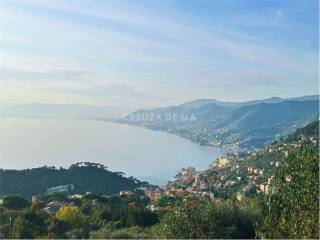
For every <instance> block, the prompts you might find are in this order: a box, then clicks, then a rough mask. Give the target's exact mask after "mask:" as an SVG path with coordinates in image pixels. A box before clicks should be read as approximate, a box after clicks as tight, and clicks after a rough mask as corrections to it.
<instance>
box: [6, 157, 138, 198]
mask: <svg viewBox="0 0 320 240" xmlns="http://www.w3.org/2000/svg"><path fill="white" fill-rule="evenodd" d="M122 174H123V173H117V172H111V171H108V170H107V169H106V168H105V167H103V165H100V164H91V163H87V164H86V165H77V164H74V165H72V166H70V167H69V168H68V169H64V168H60V169H55V168H53V167H41V168H33V169H25V170H4V169H1V170H0V180H1V181H0V182H1V185H0V195H4V194H14V193H19V194H21V195H22V196H24V197H26V198H30V197H31V196H32V195H36V194H43V193H44V192H45V190H46V189H47V188H50V187H55V186H59V185H66V184H73V185H74V190H73V192H75V193H86V192H91V193H96V194H115V193H119V191H120V190H124V189H127V190H133V189H135V188H137V187H139V186H140V185H141V184H142V182H140V181H138V180H136V179H134V178H131V177H129V178H126V177H124V176H123V175H122Z"/></svg>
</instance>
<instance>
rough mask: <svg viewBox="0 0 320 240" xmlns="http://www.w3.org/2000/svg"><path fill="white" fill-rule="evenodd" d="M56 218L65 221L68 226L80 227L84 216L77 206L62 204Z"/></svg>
mask: <svg viewBox="0 0 320 240" xmlns="http://www.w3.org/2000/svg"><path fill="white" fill-rule="evenodd" d="M56 215H57V218H58V219H59V220H61V221H64V222H65V223H67V225H68V226H69V227H72V228H80V227H82V226H83V224H84V221H85V219H84V216H83V214H82V213H81V211H80V208H79V207H77V206H64V207H61V208H60V209H59V211H58V212H57V214H56Z"/></svg>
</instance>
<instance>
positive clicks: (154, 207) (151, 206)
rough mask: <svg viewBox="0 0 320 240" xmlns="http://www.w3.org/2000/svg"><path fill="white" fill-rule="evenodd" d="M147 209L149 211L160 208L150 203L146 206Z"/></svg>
mask: <svg viewBox="0 0 320 240" xmlns="http://www.w3.org/2000/svg"><path fill="white" fill-rule="evenodd" d="M147 209H149V210H150V211H152V212H153V211H157V210H160V208H159V207H156V206H155V205H153V204H151V205H149V206H147Z"/></svg>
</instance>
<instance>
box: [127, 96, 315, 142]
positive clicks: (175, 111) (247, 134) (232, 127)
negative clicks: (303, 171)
mask: <svg viewBox="0 0 320 240" xmlns="http://www.w3.org/2000/svg"><path fill="white" fill-rule="evenodd" d="M150 115H154V116H157V115H160V117H158V118H149V117H148V116H150ZM165 115H169V116H172V115H173V116H176V118H175V119H176V120H175V121H172V118H170V117H169V118H165V117H163V116H165ZM130 116H133V117H131V118H128V119H125V120H123V122H126V123H131V124H137V125H142V126H145V127H148V128H151V129H156V130H164V131H168V132H171V133H174V134H177V135H180V136H183V137H186V138H189V139H191V140H192V141H195V142H198V143H200V144H209V143H214V144H227V145H233V144H236V145H238V146H239V147H242V148H251V147H259V148H263V147H264V146H266V144H268V143H270V142H271V141H272V140H273V139H275V138H277V137H279V136H282V135H286V134H288V133H290V132H292V131H294V130H295V129H296V128H298V127H302V126H304V125H305V124H307V123H309V122H311V121H314V120H317V119H318V118H319V96H318V95H313V96H304V97H299V98H288V99H282V98H278V97H272V98H268V99H262V100H254V101H247V102H220V101H217V100H214V99H211V100H210V99H199V100H195V101H191V102H187V103H184V104H181V105H177V106H171V107H163V108H156V109H152V110H140V111H136V112H133V113H131V114H130ZM137 116H138V118H137ZM161 116H162V117H161ZM185 116H194V118H193V119H192V121H188V118H187V121H181V119H183V120H185V118H184V117H185ZM179 117H180V118H179Z"/></svg>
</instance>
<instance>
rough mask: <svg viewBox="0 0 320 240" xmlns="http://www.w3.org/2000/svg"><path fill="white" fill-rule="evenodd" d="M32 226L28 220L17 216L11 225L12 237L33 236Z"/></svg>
mask: <svg viewBox="0 0 320 240" xmlns="http://www.w3.org/2000/svg"><path fill="white" fill-rule="evenodd" d="M33 237H34V236H33V234H32V227H31V224H30V222H29V221H27V220H25V219H24V218H23V217H21V216H18V217H17V218H16V219H15V220H14V223H13V226H12V238H16V239H18V238H33Z"/></svg>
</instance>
